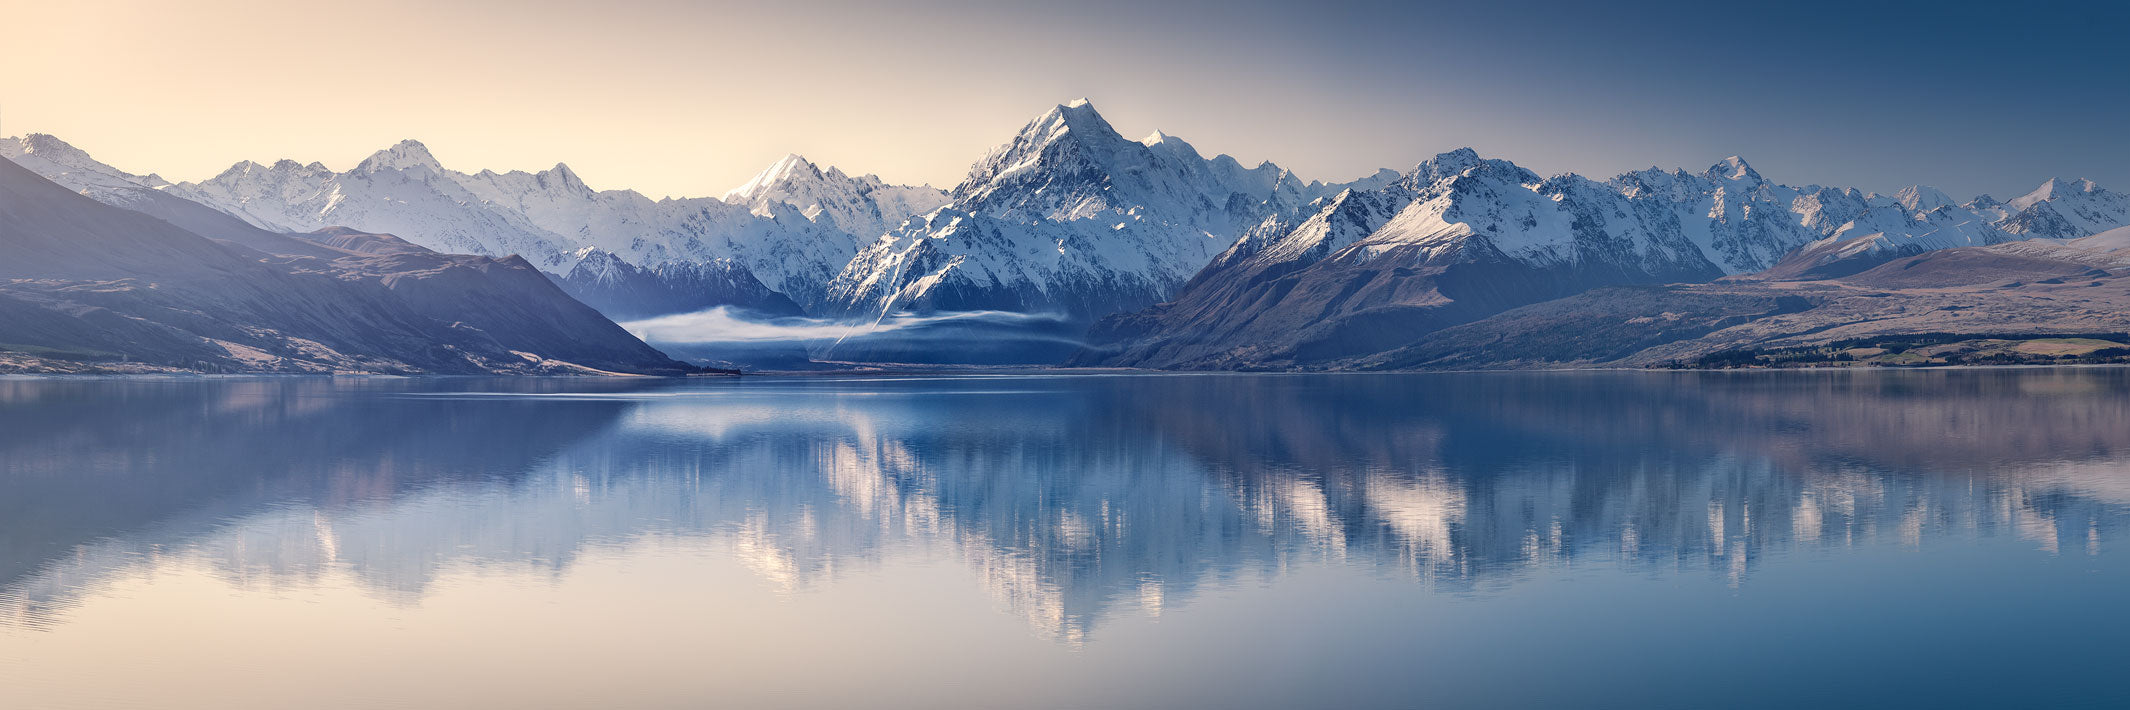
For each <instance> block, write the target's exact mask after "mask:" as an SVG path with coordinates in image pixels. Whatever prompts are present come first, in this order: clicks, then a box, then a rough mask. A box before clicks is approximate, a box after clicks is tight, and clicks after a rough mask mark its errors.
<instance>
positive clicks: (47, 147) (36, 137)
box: [19, 133, 89, 164]
mask: <svg viewBox="0 0 2130 710" xmlns="http://www.w3.org/2000/svg"><path fill="white" fill-rule="evenodd" d="M19 140H20V141H21V143H22V152H23V153H26V154H30V155H36V156H38V157H42V158H44V159H45V160H50V161H52V162H55V163H65V164H75V163H79V162H80V161H84V160H88V159H89V154H88V153H86V152H83V151H82V150H81V149H80V148H76V147H74V146H72V145H70V144H68V143H67V142H66V141H63V140H60V139H59V138H58V137H56V136H53V135H51V134H49V133H31V134H29V135H26V136H23V137H22V138H20V139H19Z"/></svg>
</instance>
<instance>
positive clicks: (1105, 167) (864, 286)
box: [825, 100, 1388, 320]
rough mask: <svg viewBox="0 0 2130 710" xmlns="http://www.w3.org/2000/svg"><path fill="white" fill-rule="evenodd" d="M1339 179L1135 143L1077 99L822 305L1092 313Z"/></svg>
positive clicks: (901, 232) (855, 270)
mask: <svg viewBox="0 0 2130 710" xmlns="http://www.w3.org/2000/svg"><path fill="white" fill-rule="evenodd" d="M1387 177H1388V176H1379V177H1378V178H1375V179H1376V180H1378V181H1380V180H1383V179H1387ZM1364 182H1365V181H1364ZM1344 187H1346V186H1344V185H1332V186H1327V185H1324V184H1321V183H1315V182H1303V181H1301V180H1300V179H1299V178H1296V177H1295V176H1294V174H1293V173H1291V172H1289V171H1287V170H1284V169H1282V168H1280V167H1279V166H1276V165H1273V164H1271V163H1264V164H1261V165H1258V166H1256V167H1250V168H1246V167H1243V166H1242V165H1241V164H1239V163H1237V162H1236V161H1235V159H1234V158H1230V157H1228V156H1225V155H1222V156H1216V157H1213V158H1210V159H1209V158H1205V157H1203V156H1201V155H1199V153H1198V151H1197V149H1195V148H1193V147H1191V145H1190V144H1188V143H1185V142H1184V141H1183V140H1182V139H1179V138H1176V137H1174V136H1170V135H1167V134H1164V133H1161V132H1159V131H1156V132H1155V133H1154V134H1153V135H1151V136H1148V137H1147V138H1146V139H1144V140H1141V141H1132V140H1129V139H1126V138H1124V137H1123V136H1121V135H1119V134H1118V133H1117V131H1116V129H1114V128H1112V127H1111V126H1110V124H1109V122H1108V121H1106V120H1104V119H1103V118H1102V116H1101V114H1100V113H1098V112H1096V110H1095V108H1094V106H1093V105H1091V104H1089V103H1088V102H1087V101H1085V100H1080V101H1074V102H1072V103H1068V104H1062V105H1059V106H1056V107H1053V108H1052V109H1051V110H1050V111H1048V112H1046V113H1044V114H1043V115H1041V116H1038V117H1036V118H1035V119H1034V120H1032V121H1029V122H1028V124H1027V125H1025V126H1023V127H1022V128H1021V130H1020V131H1019V133H1017V134H1016V135H1015V136H1014V137H1013V138H1012V140H1010V141H1008V142H1006V143H1004V144H1002V145H1000V146H998V147H997V148H995V149H993V150H992V151H991V153H990V154H989V155H986V156H985V157H984V158H983V159H981V160H979V161H977V162H976V164H975V165H974V166H972V167H971V168H970V170H969V175H968V177H967V178H965V179H964V180H963V181H962V182H961V183H960V184H959V185H957V186H955V187H954V189H953V190H952V191H950V192H949V197H950V198H951V200H952V201H951V202H950V203H949V204H948V205H947V206H946V207H943V208H941V209H938V210H935V211H933V212H931V213H929V214H926V215H924V216H922V217H918V218H915V219H912V220H910V221H909V222H908V223H906V224H904V225H902V226H901V227H900V228H899V229H896V230H894V231H892V232H890V233H889V234H888V236H887V237H885V238H883V239H880V240H879V241H875V242H873V243H871V244H870V245H868V246H867V247H866V248H865V249H863V250H862V251H861V252H860V253H859V254H858V255H857V257H856V258H854V259H852V260H851V262H850V264H849V265H848V266H847V267H845V268H844V269H843V271H842V273H841V274H839V275H838V276H837V277H836V279H835V281H834V282H833V283H832V284H831V285H830V288H829V297H828V305H827V308H826V309H825V310H826V311H827V312H830V313H835V314H838V315H845V316H856V317H879V316H882V315H885V314H890V313H895V312H899V311H913V312H936V311H968V310H1008V311H1020V312H1044V313H1057V314H1063V315H1066V316H1068V317H1071V318H1077V319H1086V320H1092V319H1094V318H1099V317H1101V316H1103V315H1107V314H1109V313H1113V312H1116V311H1119V310H1125V309H1135V308H1140V307H1144V306H1146V305H1149V304H1152V303H1156V302H1159V301H1161V300H1164V299H1166V298H1168V297H1170V296H1172V295H1173V294H1174V293H1175V292H1176V289H1177V288H1178V287H1179V286H1181V285H1182V284H1183V283H1184V282H1185V281H1186V280H1187V279H1189V278H1190V276H1191V274H1193V273H1195V272H1197V271H1198V269H1199V268H1200V267H1202V266H1204V265H1205V263H1206V262H1207V261H1208V260H1209V259H1211V258H1212V257H1213V256H1214V255H1215V254H1218V253H1219V252H1220V250H1222V249H1224V248H1226V247H1227V246H1228V245H1229V244H1230V243H1232V242H1234V240H1235V239H1236V238H1237V237H1239V236H1241V235H1242V234H1243V233H1244V231H1246V230H1248V229H1250V228H1251V227H1253V226H1256V225H1257V224H1259V223H1260V222H1263V221H1264V220H1266V219H1268V218H1274V217H1279V216H1284V215H1289V214H1291V213H1293V212H1294V211H1295V210H1297V209H1300V208H1301V207H1302V206H1303V205H1306V204H1308V203H1309V202H1310V201H1311V200H1314V199H1316V198H1318V197H1320V196H1322V195H1325V194H1328V193H1331V192H1336V191H1337V190H1339V189H1343V188H1344Z"/></svg>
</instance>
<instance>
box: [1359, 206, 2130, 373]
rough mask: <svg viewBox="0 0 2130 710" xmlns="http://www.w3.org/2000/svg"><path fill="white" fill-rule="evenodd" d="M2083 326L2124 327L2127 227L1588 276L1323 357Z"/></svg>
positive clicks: (1675, 349) (1652, 347)
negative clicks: (1723, 269) (1560, 289)
mask: <svg viewBox="0 0 2130 710" xmlns="http://www.w3.org/2000/svg"><path fill="white" fill-rule="evenodd" d="M2092 334H2117V335H2118V336H2119V335H2123V334H2130V228H2122V229H2117V230H2113V231H2111V232H2104V233H2102V234H2100V235H2095V236H2091V237H2085V238H2081V239H2075V240H2053V239H2035V240H2029V241H2019V242H2010V243H2005V244H1998V245H1994V246H1987V247H1962V248H1957V249H1947V250H1939V251H1931V252H1928V253H1923V254H1918V255H1914V256H1908V257H1903V258H1899V259H1895V260H1892V261H1889V262H1887V263H1885V264H1881V265H1879V266H1877V267H1874V268H1871V269H1867V270H1865V271H1862V272H1858V273H1855V274H1849V275H1845V276H1841V277H1835V278H1828V279H1819V280H1775V279H1745V280H1725V281H1718V282H1715V283H1706V284H1679V285H1666V286H1639V287H1619V288H1605V289H1597V290H1593V291H1589V292H1587V293H1582V294H1578V295H1575V296H1572V297H1569V298H1563V299H1559V300H1554V301H1549V302H1545V303H1539V304H1535V305H1530V306H1526V307H1522V308H1517V309H1513V310H1509V311H1507V312H1504V313H1501V314H1498V315H1494V316H1492V317H1489V318H1486V319H1483V320H1479V321H1476V322H1472V323H1468V324H1464V325H1459V326H1456V327H1453V328H1448V329H1444V330H1441V331H1438V332H1435V333H1431V334H1428V335H1427V336H1425V337H1422V338H1419V339H1417V340H1416V341H1415V342H1413V343H1411V344H1408V345H1405V346H1402V347H1399V348H1395V349H1391V350H1389V351H1387V352H1382V353H1375V354H1369V355H1365V356H1362V357H1357V358H1351V359H1347V360H1343V361H1339V362H1334V363H1326V364H1325V366H1326V367H1331V368H1334V369H1430V368H1459V369H1464V368H1503V367H1564V366H1617V367H1653V366H1669V365H1680V364H1683V365H1689V366H1700V365H1704V364H1707V363H1710V362H1715V361H1718V360H1723V359H1724V358H1723V357H1721V356H1723V355H1725V354H1728V353H1751V352H1759V351H1785V350H1796V349H1806V348H1820V347H1823V346H1827V345H1829V344H1837V343H1847V344H1849V345H1844V346H1842V347H1838V348H1835V350H1840V351H1844V352H1832V351H1829V352H1826V353H1823V355H1824V357H1823V358H1822V359H1820V360H1818V361H1815V362H1813V363H1807V364H1840V363H1843V362H1852V361H1855V360H1856V359H1857V358H1858V357H1859V356H1861V357H1864V358H1866V359H1869V358H1870V357H1872V356H1875V355H1881V354H1885V353H1883V352H1882V351H1883V348H1874V347H1871V346H1872V344H1873V343H1875V342H1876V341H1882V340H1885V341H1908V340H1914V337H1912V336H1929V337H1928V338H1925V340H1929V341H1931V342H1942V343H1945V344H1949V345H1956V344H1959V343H1961V342H1963V341H1978V340H1996V341H2006V342H2008V343H2013V344H2017V343H2019V342H2024V341H2035V340H2050V339H2051V336H2083V335H2092ZM2055 339H2057V340H2060V339H2061V338H2055ZM2118 340H2120V338H2118ZM1850 345H1854V346H1855V347H1850ZM2096 345H2098V346H2099V347H2103V348H2105V347H2108V346H2110V344H2109V343H2096ZM2028 350H2029V351H2032V350H2033V348H2031V347H2030V348H2028ZM2085 350H2091V348H2086V349H2084V350H2080V351H2079V352H2084V351H2085ZM2066 352H2068V351H2066ZM1938 354H1942V353H1938ZM2036 354H2046V353H2040V352H2038V351H2036ZM2000 359H2001V358H2000ZM2043 359H2044V360H2045V359H2046V358H2043ZM1740 361H1741V362H1742V363H1747V364H1750V363H1752V362H1753V358H1751V357H1746V358H1743V359H1741V360H1740ZM1939 361H1941V362H1942V361H1943V358H1939ZM2020 361H2025V360H2023V359H2022V360H2020ZM1900 362H1901V361H1890V362H1889V363H1887V364H1900ZM1910 364H1929V361H1928V360H1917V361H1915V362H1913V363H1910Z"/></svg>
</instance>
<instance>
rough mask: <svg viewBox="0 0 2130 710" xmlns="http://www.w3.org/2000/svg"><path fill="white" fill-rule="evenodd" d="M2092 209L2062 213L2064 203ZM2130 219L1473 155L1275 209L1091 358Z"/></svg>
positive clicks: (1380, 341)
mask: <svg viewBox="0 0 2130 710" xmlns="http://www.w3.org/2000/svg"><path fill="white" fill-rule="evenodd" d="M2067 211H2068V212H2070V213H2073V214H2075V215H2077V217H2076V221H2074V220H2073V218H2072V217H2067V216H2064V213H2065V212H2067ZM2121 224H2130V209H2125V208H2124V201H2123V199H2122V198H2121V196H2119V195H2116V194H2114V193H2109V192H2107V191H2105V190H2102V189H2100V188H2098V187H2097V186H2094V185H2092V184H2091V183H2087V182H2080V183H2071V182H2065V181H2051V182H2050V183H2048V184H2045V185H2044V186H2043V187H2042V188H2041V189H2039V190H2036V191H2035V193H2033V194H2031V195H2028V196H2025V197H2021V198H2019V199H2018V200H2015V201H2014V203H2006V204H2003V205H1997V204H1995V203H1994V201H1992V200H1990V199H1989V198H1987V197H1986V196H1985V197H1981V198H1977V199H1976V200H1975V201H1972V202H1970V203H1968V204H1966V205H1956V204H1953V202H1952V200H1951V199H1950V198H1949V197H1947V196H1945V195H1944V193H1942V192H1940V191H1938V190H1935V189H1931V188H1927V187H1921V186H1918V187H1911V188H1908V189H1905V190H1902V191H1900V192H1899V193H1897V194H1895V195H1890V196H1883V195H1874V194H1868V193H1863V192H1861V191H1858V190H1854V189H1847V188H1828V187H1820V186H1807V187H1802V188H1798V187H1790V186H1785V185H1781V184H1778V183H1775V182H1772V181H1769V180H1767V179H1766V178H1764V177H1762V176H1761V175H1760V174H1759V173H1758V172H1757V171H1755V170H1753V168H1752V167H1751V166H1750V165H1747V164H1746V163H1745V161H1744V160H1741V159H1739V158H1736V157H1732V158H1726V159H1725V160H1723V161H1720V162H1718V163H1716V164H1715V165H1713V166H1711V167H1710V168H1709V169H1707V170H1705V171H1702V172H1701V173H1698V174H1695V173H1688V172H1686V171H1683V170H1674V171H1669V172H1667V171H1662V170H1658V169H1654V168H1652V169H1649V170H1643V171H1637V172H1631V173H1627V174H1624V175H1621V176H1619V177H1616V178H1613V179H1612V180H1610V181H1606V182H1597V181H1593V180H1589V179H1586V178H1583V177H1581V176H1577V175H1573V174H1566V175H1560V176H1555V177H1552V178H1540V177H1539V176H1537V175H1536V174H1533V173H1531V172H1529V171H1526V170H1524V169H1522V168H1519V167H1516V166H1515V165H1514V164H1511V163H1508V162H1506V161H1499V160H1484V159H1481V158H1480V157H1479V156H1478V155H1477V154H1476V153H1474V152H1472V151H1470V150H1469V149H1466V150H1459V151H1453V152H1450V153H1444V154H1442V155H1439V156H1436V157H1435V158H1433V159H1431V160H1428V161H1426V162H1424V163H1422V164H1420V165H1419V166H1418V167H1416V168H1414V169H1413V170H1412V171H1410V172H1408V173H1407V174H1406V175H1405V176H1403V177H1402V178H1401V179H1399V180H1397V181H1395V182H1392V183H1390V184H1388V185H1384V186H1382V187H1380V188H1377V189H1373V190H1349V191H1345V192H1341V193H1339V194H1337V195H1334V196H1330V197H1326V198H1322V199H1320V200H1318V201H1317V202H1316V203H1314V204H1312V205H1311V206H1310V207H1309V208H1308V209H1305V210H1302V211H1299V212H1297V213H1296V214H1295V215H1294V216H1293V217H1292V218H1288V219H1282V218H1277V217H1275V218H1272V219H1268V220H1266V221H1265V222H1264V223H1263V224H1260V225H1258V226H1257V227H1256V228H1254V229H1251V230H1250V231H1249V232H1247V233H1246V234H1244V235H1243V237H1242V238H1241V239H1239V240H1237V241H1236V243H1235V244H1234V245H1233V246H1232V247H1231V248H1230V249H1228V250H1227V251H1225V252H1223V253H1222V254H1221V255H1219V256H1218V257H1216V258H1214V259H1213V260H1212V261H1211V262H1210V263H1209V264H1208V266H1207V267H1206V269H1205V270H1204V271H1203V272H1200V273H1199V274H1198V275H1197V276H1195V277H1194V278H1193V279H1192V280H1191V282H1190V284H1189V285H1188V286H1187V287H1186V288H1185V289H1183V291H1182V293H1180V294H1179V295H1178V296H1177V298H1176V299H1175V300H1174V301H1173V302H1171V303H1165V304H1163V305H1161V306H1158V307H1156V308H1153V309H1149V310H1147V311H1143V312H1140V313H1134V314H1128V315H1122V316H1117V317H1114V318H1111V319H1109V320H1108V321H1106V322H1104V323H1102V324H1101V325H1100V326H1098V327H1097V329H1096V334H1095V335H1096V337H1097V339H1098V340H1099V341H1102V342H1103V343H1104V344H1105V345H1104V349H1101V350H1098V351H1093V352H1089V353H1085V354H1083V355H1082V356H1081V357H1080V360H1081V361H1082V362H1084V363H1087V364H1107V365H1134V366H1155V367H1213V368H1228V367H1289V366H1302V365H1306V364H1307V363H1312V362H1322V361H1325V360H1331V359H1337V358H1344V357H1352V356H1357V355H1361V354H1366V353H1370V352H1377V351H1380V350H1382V349H1385V348H1388V347H1393V346H1396V345H1397V344H1399V343H1401V342H1408V341H1410V340H1412V339H1414V338H1417V337H1419V336H1421V335H1425V334H1427V333H1430V332H1433V331H1436V330H1439V329H1442V328H1445V327H1449V326H1452V325H1456V324H1458V323H1463V322H1468V321H1471V320H1475V319H1478V318H1482V317H1486V316H1488V315H1491V314H1493V313H1498V312H1501V311H1502V310H1506V309H1508V308H1513V307H1516V306H1520V305H1525V304H1529V303H1535V302H1538V301H1542V300H1547V299H1552V298H1559V297H1562V296H1567V295H1571V294H1574V293H1579V292H1581V291H1584V290H1588V289H1590V288H1594V287H1598V286H1604V285H1616V284H1647V283H1675V282H1696V281H1707V280H1710V279H1713V278H1716V277H1720V276H1726V275H1732V276H1736V275H1747V274H1751V275H1756V276H1757V277H1760V278H1805V277H1810V278H1823V277H1828V276H1838V275H1843V274H1848V273H1855V272H1858V271H1862V270H1864V269H1867V268H1870V267H1872V266H1876V265H1878V264H1881V263H1884V262H1886V261H1890V260H1892V259H1895V258H1898V257H1901V256H1907V255H1912V254H1916V253H1920V252H1923V251H1929V250H1935V249H1947V248H1956V247H1966V246H1986V245H1991V244H1998V243H2003V242H2007V241H2015V240H2019V239H2024V238H2027V237H2031V236H2084V235H2086V234H2092V233H2094V232H2097V231H2100V230H2101V229H2105V228H2107V227H2110V226H2115V225H2121Z"/></svg>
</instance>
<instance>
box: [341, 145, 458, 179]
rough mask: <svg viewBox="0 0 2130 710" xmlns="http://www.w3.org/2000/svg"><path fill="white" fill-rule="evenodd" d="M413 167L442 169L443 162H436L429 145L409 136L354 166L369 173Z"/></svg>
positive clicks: (357, 169)
mask: <svg viewBox="0 0 2130 710" xmlns="http://www.w3.org/2000/svg"><path fill="white" fill-rule="evenodd" d="M413 168H428V169H430V170H441V169H443V164H442V163H439V162H437V160H436V156H435V155H434V154H432V153H430V152H429V146H426V145H422V142H421V141H418V140H414V139H412V138H409V139H406V140H403V141H400V142H398V143H396V144H393V146H392V147H390V148H386V149H384V150H380V151H377V152H376V153H373V154H371V155H370V157H369V158H367V159H365V160H363V161H362V164H360V165H357V166H355V171H356V172H364V173H369V172H377V171H379V170H410V169H413Z"/></svg>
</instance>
